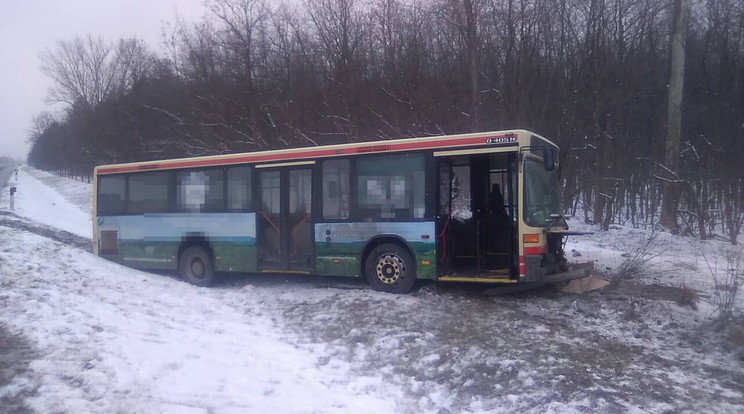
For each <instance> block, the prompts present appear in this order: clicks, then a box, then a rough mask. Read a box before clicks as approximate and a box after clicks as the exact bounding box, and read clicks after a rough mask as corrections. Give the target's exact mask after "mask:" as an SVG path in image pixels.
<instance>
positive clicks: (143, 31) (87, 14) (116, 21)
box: [0, 0, 205, 159]
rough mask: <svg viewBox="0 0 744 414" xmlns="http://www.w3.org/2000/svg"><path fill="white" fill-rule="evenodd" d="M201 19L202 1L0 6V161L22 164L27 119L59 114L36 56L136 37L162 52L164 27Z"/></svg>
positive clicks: (45, 1)
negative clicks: (69, 44) (93, 39)
mask: <svg viewBox="0 0 744 414" xmlns="http://www.w3.org/2000/svg"><path fill="white" fill-rule="evenodd" d="M204 13H205V8H204V6H203V0H64V1H62V0H0V156H3V155H9V156H12V157H20V158H23V159H25V157H26V154H27V153H28V150H29V145H28V143H27V142H26V141H27V139H28V132H27V131H28V129H29V126H30V125H31V120H32V118H33V117H34V116H35V115H37V114H39V113H40V112H42V111H44V110H51V111H55V110H60V108H61V107H60V106H55V107H50V106H48V105H47V104H46V103H45V102H44V98H45V97H46V95H47V90H48V89H49V87H50V86H51V83H50V81H49V79H47V77H46V76H45V75H44V74H43V73H42V72H41V70H40V69H39V64H40V61H39V53H40V52H42V51H43V50H45V49H50V48H54V45H55V43H56V42H57V41H58V40H61V39H65V40H69V39H72V38H73V37H75V36H76V35H79V36H85V35H87V34H89V33H90V34H92V35H93V36H98V35H100V36H102V37H103V38H104V39H106V40H108V41H112V42H113V41H115V40H117V39H120V38H123V37H133V36H136V37H137V38H140V39H142V40H144V41H145V43H147V45H148V46H150V47H151V48H153V49H155V50H162V46H161V43H162V40H161V39H162V37H161V33H162V27H163V23H164V22H174V21H175V20H176V16H178V18H180V19H182V20H184V21H198V20H199V19H200V18H201V17H202V16H203V15H204Z"/></svg>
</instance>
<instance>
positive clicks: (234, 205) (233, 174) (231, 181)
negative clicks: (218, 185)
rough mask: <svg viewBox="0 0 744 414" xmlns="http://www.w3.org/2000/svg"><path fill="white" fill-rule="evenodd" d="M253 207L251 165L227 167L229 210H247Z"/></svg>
mask: <svg viewBox="0 0 744 414" xmlns="http://www.w3.org/2000/svg"><path fill="white" fill-rule="evenodd" d="M250 208H251V167H250V166H247V165H241V166H239V167H230V168H228V169H227V210H228V211H247V210H250Z"/></svg>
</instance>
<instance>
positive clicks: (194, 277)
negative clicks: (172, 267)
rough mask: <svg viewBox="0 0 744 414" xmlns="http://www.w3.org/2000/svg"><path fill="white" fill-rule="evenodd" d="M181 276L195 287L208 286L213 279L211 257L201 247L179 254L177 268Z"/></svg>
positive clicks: (190, 248) (194, 247)
mask: <svg viewBox="0 0 744 414" xmlns="http://www.w3.org/2000/svg"><path fill="white" fill-rule="evenodd" d="M178 269H179V271H180V272H181V276H182V277H183V278H184V279H186V281H187V282H189V283H191V284H192V285H196V286H210V285H211V284H212V280H213V279H214V268H213V266H212V257H211V256H210V255H209V253H208V252H207V251H206V250H205V249H204V248H202V247H199V246H193V247H189V248H188V249H186V250H184V251H183V253H181V260H180V261H179V266H178Z"/></svg>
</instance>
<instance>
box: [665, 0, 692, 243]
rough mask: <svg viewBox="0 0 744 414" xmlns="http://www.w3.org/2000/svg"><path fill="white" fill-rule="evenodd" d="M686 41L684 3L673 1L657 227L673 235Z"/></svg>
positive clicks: (675, 220)
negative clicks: (663, 177) (663, 178)
mask: <svg viewBox="0 0 744 414" xmlns="http://www.w3.org/2000/svg"><path fill="white" fill-rule="evenodd" d="M686 37H687V0H676V2H675V7H674V29H673V34H672V54H671V75H670V80H669V103H668V106H667V136H666V150H665V153H664V165H665V166H666V168H667V169H668V170H669V171H668V172H667V173H666V176H667V178H668V179H669V180H670V181H668V182H665V183H664V196H663V201H662V206H661V224H662V225H663V226H664V227H666V228H668V229H670V230H671V231H673V232H676V231H679V225H678V224H677V211H678V209H679V198H680V193H681V185H680V183H679V177H678V176H677V174H678V173H679V150H680V141H681V135H682V95H683V85H684V78H685V39H686Z"/></svg>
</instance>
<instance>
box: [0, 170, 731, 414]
mask: <svg viewBox="0 0 744 414" xmlns="http://www.w3.org/2000/svg"><path fill="white" fill-rule="evenodd" d="M15 185H16V186H17V187H18V197H17V199H16V210H15V211H14V212H10V211H9V210H8V199H7V197H3V198H0V328H4V330H5V331H6V335H10V337H11V339H10V340H8V341H6V342H5V344H3V343H2V341H0V350H4V349H7V352H6V353H3V355H5V354H7V355H8V356H5V357H0V364H5V369H6V371H8V370H10V371H8V372H13V373H14V375H11V376H8V375H7V374H6V375H5V376H3V374H2V373H0V412H3V411H7V412H11V411H10V410H13V411H15V410H21V411H23V410H25V411H26V412H39V413H45V412H63V413H83V412H86V413H87V412H92V413H132V412H137V413H162V412H166V413H230V412H235V413H248V412H255V413H263V412H278V413H350V412H354V413H460V412H474V413H481V412H539V413H544V412H548V413H551V412H552V413H563V412H618V413H620V412H622V413H624V412H654V413H655V412H679V411H687V412H742V411H744V349H743V348H742V346H743V345H744V339H742V338H744V334H741V331H736V330H732V329H728V330H718V329H715V327H714V323H713V319H712V317H711V315H712V313H713V312H714V311H715V307H714V306H713V305H712V300H713V297H714V295H715V293H716V290H715V289H716V287H715V284H714V283H713V278H712V276H711V272H710V269H709V266H708V264H706V261H705V260H703V258H705V259H707V261H708V263H709V264H710V265H711V266H710V268H713V269H714V270H718V271H719V272H720V271H722V270H724V269H725V266H726V260H725V257H726V255H730V254H732V253H737V252H740V250H736V249H733V248H732V247H730V246H728V245H726V244H724V243H721V242H700V241H697V240H694V239H690V238H681V237H674V236H671V235H668V234H659V235H657V237H656V240H657V243H656V245H655V246H654V252H653V255H655V256H657V257H654V258H652V259H650V260H649V262H648V263H647V264H646V265H644V267H643V268H642V269H641V271H639V272H637V273H634V274H633V275H631V276H632V277H630V278H629V279H628V280H627V281H624V282H622V283H621V284H620V285H619V286H618V287H617V288H615V289H606V290H603V291H600V292H593V293H588V294H563V293H559V292H557V291H555V290H553V289H541V290H539V291H536V292H530V293H526V294H519V295H512V296H504V297H491V296H488V295H485V294H483V289H482V287H480V286H471V285H456V284H431V283H429V284H424V285H422V286H420V287H419V288H418V289H417V290H416V291H415V292H414V293H413V294H411V295H404V296H395V295H388V294H383V293H378V292H373V291H371V290H369V289H368V288H367V286H366V285H365V284H364V283H362V282H360V281H355V280H349V279H333V278H316V277H290V276H286V277H285V276H265V275H261V276H229V277H228V276H225V277H223V278H222V279H221V281H220V283H219V284H218V286H216V287H214V288H198V287H194V286H191V285H188V284H186V283H183V282H182V281H180V280H178V279H177V278H175V277H173V276H169V275H157V274H150V273H145V272H140V271H136V270H132V269H128V268H125V267H121V266H119V265H117V264H115V263H111V262H107V261H105V260H102V259H100V258H98V257H95V256H92V255H91V254H90V253H89V246H86V241H87V240H86V239H87V238H89V237H90V234H91V225H90V188H91V186H90V185H89V184H85V183H81V182H79V181H72V180H67V179H63V178H59V177H55V176H53V175H50V174H47V173H44V172H40V171H35V170H33V169H30V168H27V167H24V168H22V169H21V172H20V173H19V175H18V182H17V183H15ZM2 191H4V192H7V188H6V189H3V190H2ZM571 225H572V227H576V228H584V229H590V230H593V228H591V227H589V226H586V225H583V224H580V223H573V222H572V223H571ZM650 236H651V234H650V232H648V231H644V230H634V229H629V228H624V227H617V228H613V229H611V230H610V231H609V232H596V233H595V234H594V235H591V236H585V237H582V238H577V237H572V238H571V240H570V241H569V244H568V245H567V251H568V252H569V258H572V259H575V260H576V261H587V260H591V261H595V263H596V266H597V269H598V270H600V271H602V272H604V273H606V274H608V275H610V274H613V272H614V271H617V269H619V268H621V267H622V263H623V261H625V260H626V259H627V256H629V255H630V256H632V252H633V251H635V250H637V249H638V248H639V246H642V245H643V244H644V243H645V241H646V240H647V239H648V238H649V237H650ZM683 286H684V287H687V288H691V289H694V290H695V291H696V292H697V294H698V295H699V297H700V301H699V302H698V303H697V306H696V307H695V308H696V309H693V308H691V307H690V306H680V305H679V304H678V303H676V301H677V300H678V299H679V295H681V293H682V292H683V291H684V289H682V287H683ZM737 306H738V315H741V310H742V309H743V308H744V307H743V305H742V301H741V298H740V300H739V301H738V302H737ZM737 323H738V322H737ZM734 325H735V326H739V325H736V324H734ZM737 332H740V334H739V335H740V336H737V335H736V333H737ZM8 344H10V345H8ZM3 346H5V348H3ZM8 361H10V366H9V368H8V363H9V362H8ZM14 361H15V362H14ZM0 368H3V366H2V365H0ZM0 371H2V369H0ZM5 377H9V379H8V380H7V381H5V382H3V379H4V378H5ZM24 405H25V408H24ZM3 407H5V409H4V408H3ZM8 407H11V408H8Z"/></svg>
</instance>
